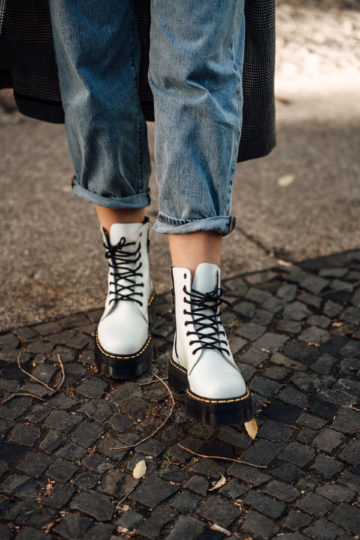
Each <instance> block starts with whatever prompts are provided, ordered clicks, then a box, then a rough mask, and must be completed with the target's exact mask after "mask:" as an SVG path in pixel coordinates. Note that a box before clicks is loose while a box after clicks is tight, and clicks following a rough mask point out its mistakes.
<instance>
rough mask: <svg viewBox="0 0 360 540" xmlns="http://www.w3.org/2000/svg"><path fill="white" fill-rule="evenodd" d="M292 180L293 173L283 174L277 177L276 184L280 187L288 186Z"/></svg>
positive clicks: (293, 177) (293, 178)
mask: <svg viewBox="0 0 360 540" xmlns="http://www.w3.org/2000/svg"><path fill="white" fill-rule="evenodd" d="M294 180H295V174H285V175H284V176H280V178H278V180H277V185H278V186H280V187H287V186H290V184H292V183H293V181H294Z"/></svg>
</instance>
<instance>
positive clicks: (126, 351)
mask: <svg viewBox="0 0 360 540" xmlns="http://www.w3.org/2000/svg"><path fill="white" fill-rule="evenodd" d="M102 234H103V238H104V247H105V249H106V258H107V259H108V260H109V274H108V295H107V298H106V303H105V310H104V313H103V315H102V317H101V319H100V321H99V325H98V328H97V332H96V343H95V358H96V363H97V366H98V368H99V370H100V372H101V373H103V374H105V375H109V376H111V377H113V378H122V379H130V378H133V377H136V376H138V375H140V374H141V373H143V372H144V371H145V369H146V368H147V367H148V366H149V364H150V363H151V359H152V342H151V334H150V332H149V317H148V308H149V306H150V304H151V302H152V301H153V298H154V293H153V286H152V282H151V279H150V275H149V257H148V248H149V239H148V238H149V221H148V219H145V221H144V223H131V224H123V223H115V224H113V225H112V226H111V229H110V234H109V236H108V235H107V234H106V233H105V231H104V230H103V229H102ZM171 274H172V281H173V294H174V302H175V317H176V332H175V337H174V346H173V352H172V358H171V359H170V361H169V368H168V377H169V385H170V387H171V388H172V390H174V391H175V392H177V393H179V392H185V404H186V408H187V412H188V413H189V414H190V415H191V416H192V417H194V418H195V419H196V420H199V421H200V422H203V423H206V424H211V425H219V424H229V423H247V422H248V421H249V420H251V419H252V418H253V413H252V404H251V397H250V393H249V390H248V388H247V387H246V384H245V382H244V379H243V377H242V375H241V372H240V370H239V368H238V367H237V366H236V364H235V362H234V358H233V356H232V354H231V351H230V347H229V343H228V340H227V337H226V334H225V331H224V328H223V326H222V324H221V321H220V303H221V301H222V300H221V289H220V268H219V267H218V266H216V265H214V264H208V263H203V264H200V265H199V266H198V267H197V269H196V272H195V275H194V278H193V279H192V276H191V272H190V270H188V269H187V268H175V267H172V269H171Z"/></svg>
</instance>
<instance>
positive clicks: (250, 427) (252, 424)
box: [244, 418, 258, 440]
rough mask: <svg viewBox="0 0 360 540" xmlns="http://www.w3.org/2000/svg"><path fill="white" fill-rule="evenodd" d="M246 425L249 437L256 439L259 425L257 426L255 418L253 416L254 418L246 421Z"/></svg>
mask: <svg viewBox="0 0 360 540" xmlns="http://www.w3.org/2000/svg"><path fill="white" fill-rule="evenodd" d="M244 426H245V429H246V432H247V434H248V435H249V437H251V438H252V439H253V440H254V439H255V437H256V435H257V432H258V427H257V423H256V420H255V418H253V419H252V420H249V422H245V424H244Z"/></svg>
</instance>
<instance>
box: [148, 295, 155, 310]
mask: <svg viewBox="0 0 360 540" xmlns="http://www.w3.org/2000/svg"><path fill="white" fill-rule="evenodd" d="M154 298H155V294H154V293H152V295H151V298H150V300H149V301H148V307H149V306H151V304H152V303H153V300H154Z"/></svg>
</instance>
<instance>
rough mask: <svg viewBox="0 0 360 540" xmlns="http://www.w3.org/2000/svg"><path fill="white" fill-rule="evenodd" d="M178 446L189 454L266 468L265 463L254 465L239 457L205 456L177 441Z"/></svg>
mask: <svg viewBox="0 0 360 540" xmlns="http://www.w3.org/2000/svg"><path fill="white" fill-rule="evenodd" d="M177 445H178V446H180V448H182V449H183V450H186V451H187V452H190V454H194V456H197V457H202V458H207V459H224V460H225V461H233V462H234V463H241V464H242V465H249V467H256V468H257V469H266V465H255V463H249V462H248V461H242V460H241V459H234V458H229V457H223V456H206V455H205V454H199V453H198V452H194V450H190V448H186V446H183V445H182V444H181V443H177Z"/></svg>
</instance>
